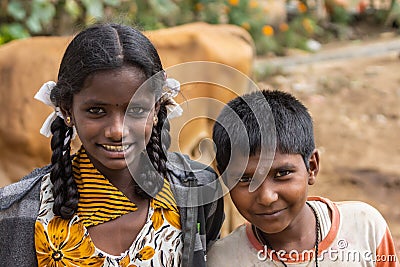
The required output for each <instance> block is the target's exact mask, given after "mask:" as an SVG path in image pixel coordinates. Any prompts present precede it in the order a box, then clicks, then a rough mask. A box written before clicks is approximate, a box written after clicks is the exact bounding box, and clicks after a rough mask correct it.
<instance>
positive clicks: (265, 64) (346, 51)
mask: <svg viewBox="0 0 400 267" xmlns="http://www.w3.org/2000/svg"><path fill="white" fill-rule="evenodd" d="M394 52H397V53H399V55H400V37H392V38H384V37H382V38H381V39H378V40H373V41H353V42H351V41H350V42H344V43H338V44H336V45H335V44H329V45H326V46H322V48H321V50H319V51H317V52H315V53H304V54H299V55H293V56H285V57H277V58H257V59H256V60H255V62H254V68H255V70H259V71H261V70H263V69H265V68H270V69H274V68H276V69H285V70H288V69H291V68H293V67H296V66H299V65H305V64H310V63H315V62H322V61H331V60H349V59H352V58H360V57H374V56H382V55H384V54H388V53H394Z"/></svg>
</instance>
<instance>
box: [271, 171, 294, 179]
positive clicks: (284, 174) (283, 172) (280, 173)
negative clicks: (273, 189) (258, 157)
mask: <svg viewBox="0 0 400 267" xmlns="http://www.w3.org/2000/svg"><path fill="white" fill-rule="evenodd" d="M290 173H292V172H291V171H288V170H284V171H278V172H277V173H276V175H275V177H276V178H282V177H284V176H286V175H289V174H290Z"/></svg>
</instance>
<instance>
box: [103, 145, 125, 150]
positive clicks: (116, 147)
mask: <svg viewBox="0 0 400 267" xmlns="http://www.w3.org/2000/svg"><path fill="white" fill-rule="evenodd" d="M101 146H102V147H103V148H104V149H105V150H107V151H111V152H125V151H126V150H128V148H129V147H130V146H131V145H101Z"/></svg>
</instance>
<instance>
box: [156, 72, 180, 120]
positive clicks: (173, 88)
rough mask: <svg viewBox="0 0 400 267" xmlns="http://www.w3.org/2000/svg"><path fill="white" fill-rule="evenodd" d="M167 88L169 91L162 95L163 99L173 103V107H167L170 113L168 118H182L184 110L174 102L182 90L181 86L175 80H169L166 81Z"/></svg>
mask: <svg viewBox="0 0 400 267" xmlns="http://www.w3.org/2000/svg"><path fill="white" fill-rule="evenodd" d="M165 87H166V88H167V89H166V90H165V91H164V92H163V93H162V96H161V97H163V98H166V99H169V101H170V102H171V103H172V106H169V105H168V106H167V109H168V110H169V112H170V113H169V115H168V118H175V117H179V116H182V113H183V110H182V108H181V107H180V106H179V104H178V103H176V101H175V100H174V97H176V96H177V95H178V93H179V92H180V90H181V84H180V83H179V82H178V81H177V80H175V79H172V78H167V79H166V80H165Z"/></svg>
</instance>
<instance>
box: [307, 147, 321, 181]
mask: <svg viewBox="0 0 400 267" xmlns="http://www.w3.org/2000/svg"><path fill="white" fill-rule="evenodd" d="M309 165H310V169H309V177H308V184H309V185H313V184H314V183H315V179H316V178H317V175H318V172H319V152H318V150H317V149H314V151H313V153H312V154H311V157H310V159H309Z"/></svg>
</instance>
